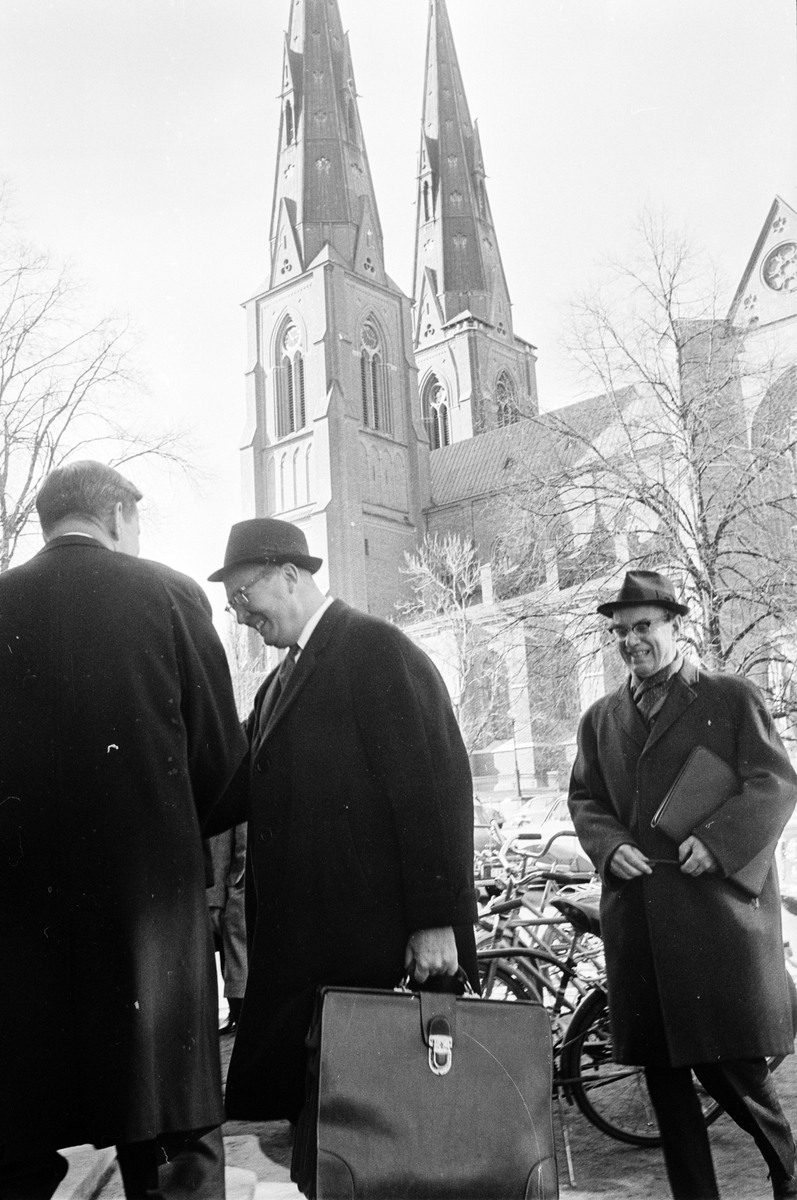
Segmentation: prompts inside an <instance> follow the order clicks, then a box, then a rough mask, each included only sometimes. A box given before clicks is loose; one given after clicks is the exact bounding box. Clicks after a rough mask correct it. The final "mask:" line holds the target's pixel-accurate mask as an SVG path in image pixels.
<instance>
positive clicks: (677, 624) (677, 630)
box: [670, 613, 683, 637]
mask: <svg viewBox="0 0 797 1200" xmlns="http://www.w3.org/2000/svg"><path fill="white" fill-rule="evenodd" d="M670 624H671V625H672V628H673V633H674V634H675V636H676V637H680V636H681V627H682V626H683V617H682V616H681V614H680V613H675V615H674V616H673V619H672V621H671V622H670Z"/></svg>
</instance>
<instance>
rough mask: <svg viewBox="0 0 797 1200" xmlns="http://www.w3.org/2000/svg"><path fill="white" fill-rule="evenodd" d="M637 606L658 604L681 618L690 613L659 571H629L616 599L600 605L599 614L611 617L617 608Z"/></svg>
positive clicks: (668, 581)
mask: <svg viewBox="0 0 797 1200" xmlns="http://www.w3.org/2000/svg"><path fill="white" fill-rule="evenodd" d="M636 604H658V605H659V606H660V607H661V608H667V609H669V610H670V612H674V613H679V614H680V615H681V616H684V614H685V613H688V612H689V609H688V608H687V606H686V605H685V604H681V603H679V601H678V600H676V598H675V588H674V587H673V584H672V580H671V579H668V578H667V576H666V575H659V573H658V572H657V571H627V572H626V576H625V579H624V580H623V586H622V587H621V588H620V590H619V592H618V593H617V595H616V596H615V598H614V599H613V600H607V601H606V602H605V604H599V605H598V612H599V613H602V614H603V616H604V617H610V616H611V615H612V613H613V612H614V610H615V609H616V608H630V607H631V605H636Z"/></svg>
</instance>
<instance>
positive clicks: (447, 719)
mask: <svg viewBox="0 0 797 1200" xmlns="http://www.w3.org/2000/svg"><path fill="white" fill-rule="evenodd" d="M320 567H321V559H320V558H316V557H315V556H314V555H311V554H310V552H309V549H308V545H307V540H306V538H305V535H304V533H303V532H302V530H301V529H299V528H298V527H297V526H295V525H292V524H290V523H289V522H287V521H279V520H274V519H271V518H268V517H262V518H255V519H253V520H250V521H241V522H240V523H239V524H237V525H235V526H233V529H232V532H231V533H230V538H229V541H228V543H227V550H226V553H225V559H224V566H223V567H221V568H220V569H219V570H218V571H216V572H214V574H213V575H211V577H210V578H211V580H214V581H220V582H223V584H224V587H225V590H226V592H227V602H228V609H229V610H230V611H231V612H232V613H233V614H234V616H235V618H236V620H237V621H238V623H239V624H241V625H247V626H248V627H249V628H250V629H253V630H254V631H255V632H257V633H258V634H259V635H260V637H261V638H262V639H263V641H264V642H265V643H266V645H268V646H275V647H276V648H277V649H280V650H286V651H287V653H286V654H285V656H284V657H283V658H282V661H281V663H280V665H279V667H278V668H277V669H276V670H274V671H272V672H271V674H270V675H269V676H267V677H266V679H265V680H264V682H263V684H262V686H261V688H260V690H259V692H258V694H257V696H256V697H255V702H254V707H253V711H252V713H251V714H250V716H249V719H248V721H247V725H246V728H247V733H248V736H249V741H250V755H249V762H248V764H247V770H246V772H245V777H244V778H242V779H240V780H239V783H240V788H239V789H237V790H236V789H233V791H231V792H230V795H229V797H228V801H227V811H226V813H225V814H222V813H221V811H220V813H219V816H218V818H214V821H215V822H216V823H215V824H213V825H212V827H211V830H212V831H215V830H216V829H221V828H222V827H223V826H222V825H221V824H219V823H218V821H220V820H221V819H222V815H224V818H225V819H226V821H227V824H237V823H238V822H239V821H242V820H246V819H247V816H248V820H249V836H248V843H247V844H248V867H247V869H248V874H247V894H246V911H247V935H248V941H249V946H250V950H249V977H248V981H247V986H246V994H245V996H244V1003H243V1007H242V1009H241V1015H240V1024H239V1030H238V1034H237V1037H236V1044H235V1048H234V1050H233V1055H232V1060H231V1062H230V1070H229V1074H228V1077H227V1096H226V1101H227V1113H228V1115H229V1116H230V1117H235V1118H242V1119H245V1120H278V1119H281V1118H287V1119H288V1120H290V1121H293V1122H295V1121H296V1120H297V1118H298V1115H299V1111H300V1109H301V1106H302V1103H303V1099H304V1069H305V1058H306V1054H305V1037H306V1034H307V1029H308V1025H309V1023H310V1017H311V1013H312V1005H313V1000H314V997H315V992H316V989H317V988H318V987H319V986H321V985H323V984H336V985H343V986H352V987H361V986H362V987H378V988H392V987H395V986H397V985H398V984H399V983H400V981H401V978H402V975H403V973H404V971H405V970H406V971H412V972H413V973H414V976H415V978H416V980H417V981H418V983H419V984H422V985H424V986H426V987H427V988H429V987H431V988H435V987H437V990H446V988H447V987H450V986H451V983H452V980H451V976H452V975H453V974H454V973H455V972H456V970H457V967H458V966H461V967H463V968H464V969H465V970H466V971H467V973H468V974H469V975H470V977H471V980H472V982H473V983H474V984H476V985H478V969H477V966H476V952H475V944H474V938H473V920H474V919H475V916H476V904H475V894H474V890H473V799H472V783H471V776H470V766H469V762H468V756H467V753H466V751H465V747H464V745H463V742H462V738H461V735H460V732H459V728H458V726H457V722H456V718H455V716H454V711H453V708H452V706H451V701H450V699H449V696H448V692H447V690H446V687H445V684H444V683H443V680H442V679H441V677H440V675H439V674H438V672H437V669H436V668H435V667H434V666H433V664H432V662H431V661H430V659H429V658H428V657H427V656H426V654H424V652H423V651H422V650H421V649H419V647H418V646H416V645H415V644H414V643H413V642H411V641H410V639H409V638H408V637H407V636H406V635H405V634H403V633H402V632H401V630H399V629H397V628H396V626H395V625H391V624H389V623H388V622H387V621H383V620H380V619H379V618H377V617H373V616H369V615H368V614H366V613H362V612H358V611H357V610H356V609H354V608H351V607H350V606H349V605H347V604H344V603H343V602H342V601H340V600H333V599H332V597H329V596H327V597H325V596H324V593H323V592H322V591H321V589H320V588H319V587H318V585H317V583H316V581H315V576H316V574H317V572H318V570H319V568H320Z"/></svg>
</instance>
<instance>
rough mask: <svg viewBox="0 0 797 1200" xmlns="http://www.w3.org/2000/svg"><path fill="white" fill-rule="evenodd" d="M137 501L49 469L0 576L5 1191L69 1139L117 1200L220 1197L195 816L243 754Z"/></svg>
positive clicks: (197, 598) (216, 1086) (89, 473)
mask: <svg viewBox="0 0 797 1200" xmlns="http://www.w3.org/2000/svg"><path fill="white" fill-rule="evenodd" d="M140 499H141V493H140V492H139V491H138V489H137V488H136V487H135V486H134V485H133V484H132V483H130V482H129V480H127V479H125V478H124V477H123V476H122V475H120V474H119V472H118V471H115V470H113V469H112V468H111V467H107V466H104V465H103V464H101V463H98V462H75V463H72V464H70V465H68V466H65V467H60V468H58V469H56V470H54V471H52V472H51V474H50V475H49V476H48V477H47V479H46V480H45V483H44V485H43V486H42V488H41V490H40V492H39V494H38V497H37V502H36V503H37V508H38V512H39V517H40V520H41V525H42V531H43V534H44V539H45V543H46V545H45V547H44V549H43V550H41V551H40V552H39V554H37V555H36V557H35V558H33V559H32V560H31V561H29V562H27V563H25V564H24V565H22V566H20V567H15V568H13V569H12V570H10V571H8V572H6V573H5V574H4V575H0V865H1V869H0V894H1V895H2V912H3V913H4V914H5V918H6V919H5V921H4V932H3V937H2V940H1V941H0V977H2V979H3V981H4V982H3V986H2V987H0V1039H2V1047H1V1048H0V1060H1V1061H2V1072H0V1074H2V1088H0V1198H2V1200H46V1198H48V1197H50V1196H52V1194H53V1193H54V1191H55V1190H56V1188H57V1186H58V1183H59V1181H60V1180H61V1178H62V1177H63V1176H64V1174H65V1173H66V1168H67V1164H66V1161H65V1160H64V1158H63V1157H62V1156H60V1155H59V1154H57V1152H56V1151H57V1148H58V1147H61V1146H73V1145H79V1144H83V1143H86V1142H93V1143H94V1144H95V1145H97V1146H107V1145H114V1144H115V1145H116V1147H117V1153H118V1158H119V1164H120V1168H121V1173H122V1179H123V1183H124V1188H125V1195H126V1196H127V1197H128V1200H144V1198H145V1197H153V1198H155V1197H157V1198H161V1197H162V1198H164V1200H165V1198H169V1200H184V1198H185V1200H187V1198H188V1197H191V1198H192V1200H219V1198H220V1197H223V1196H224V1152H223V1144H222V1139H221V1132H220V1130H219V1128H218V1126H219V1125H220V1123H221V1122H222V1120H223V1119H224V1117H223V1111H222V1104H221V1079H220V1067H219V1050H218V1035H217V1025H218V1008H217V1000H216V980H215V969H214V962H213V950H212V942H211V936H210V927H209V921H208V915H207V908H206V899H205V871H204V861H203V851H202V841H201V836H200V823H201V821H202V819H203V818H204V817H205V816H206V815H207V814H208V812H209V811H210V810H211V808H212V807H213V806H214V804H215V803H216V801H217V800H218V798H219V796H220V795H221V793H222V792H223V791H224V790H225V788H226V787H227V785H228V783H229V781H230V779H231V777H232V776H233V775H234V773H235V770H236V767H237V766H238V764H239V762H240V761H241V759H242V757H243V754H244V753H245V749H246V745H245V739H244V737H243V734H242V731H241V728H240V724H239V721H238V717H237V715H236V710H235V702H234V699H233V693H232V685H231V682H230V676H229V671H228V668H227V662H226V658H225V655H224V651H223V649H222V646H221V643H220V641H219V639H218V637H217V635H216V633H215V631H214V629H213V625H212V623H211V618H210V605H209V603H208V600H207V597H206V596H205V594H204V592H203V591H202V589H201V588H200V587H199V586H198V585H197V584H196V583H194V581H193V580H192V579H189V578H187V577H186V576H184V575H180V574H178V573H177V572H176V571H172V570H171V569H170V568H168V567H165V566H162V565H161V564H160V563H155V562H146V561H141V560H139V559H138V558H137V557H136V556H137V555H138V551H139V520H138V508H137V505H138V501H139V500H140ZM11 914H13V916H12V915H11ZM12 981H13V982H12Z"/></svg>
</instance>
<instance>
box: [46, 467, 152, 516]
mask: <svg viewBox="0 0 797 1200" xmlns="http://www.w3.org/2000/svg"><path fill="white" fill-rule="evenodd" d="M141 496H142V493H141V492H140V491H139V490H138V488H137V487H136V486H135V484H133V483H131V482H130V480H129V479H125V477H124V475H120V474H119V472H118V471H116V470H114V468H113V467H108V466H106V465H105V463H99V462H93V461H91V460H90V459H86V460H84V461H82V462H74V463H68V464H67V466H64V467H56V468H55V470H54V471H51V472H50V474H49V475H48V476H47V478H46V479H45V481H44V483H43V484H42V486H41V488H40V489H39V494H38V495H37V497H36V510H37V512H38V514H39V520H40V521H41V526H42V532H43V533H45V534H46V533H48V532H49V531H50V530H51V529H52V528H53V527H54V526H55V525H57V524H58V522H59V521H62V520H63V519H64V517H84V518H88V519H89V520H92V521H102V522H103V524H108V523H109V522H110V520H111V517H112V515H113V511H114V509H115V508H116V506H117V504H121V505H122V512H123V513H124V515H125V517H126V518H130V517H132V515H133V513H134V512H135V508H136V505H137V504H138V502H139V500H140V499H141Z"/></svg>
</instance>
